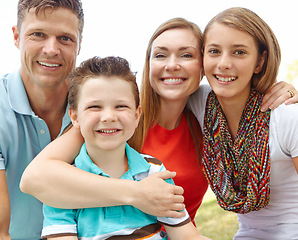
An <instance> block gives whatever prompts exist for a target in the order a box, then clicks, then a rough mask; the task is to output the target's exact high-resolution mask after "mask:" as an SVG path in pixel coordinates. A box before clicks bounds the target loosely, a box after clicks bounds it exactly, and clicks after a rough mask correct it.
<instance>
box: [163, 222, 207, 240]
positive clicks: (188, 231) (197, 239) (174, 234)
mask: <svg viewBox="0 0 298 240" xmlns="http://www.w3.org/2000/svg"><path fill="white" fill-rule="evenodd" d="M164 227H165V230H166V232H167V233H168V235H169V238H170V239H172V240H181V239H183V240H210V238H207V237H204V236H202V235H200V233H199V231H198V229H197V228H196V227H195V226H194V225H193V224H192V222H189V223H187V224H185V225H182V226H179V227H170V226H167V225H164Z"/></svg>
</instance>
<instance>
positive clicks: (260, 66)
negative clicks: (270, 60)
mask: <svg viewBox="0 0 298 240" xmlns="http://www.w3.org/2000/svg"><path fill="white" fill-rule="evenodd" d="M266 58H267V51H264V52H263V54H262V55H261V56H259V59H258V62H257V66H256V68H255V74H258V73H259V72H261V71H262V69H263V65H264V63H265V61H266Z"/></svg>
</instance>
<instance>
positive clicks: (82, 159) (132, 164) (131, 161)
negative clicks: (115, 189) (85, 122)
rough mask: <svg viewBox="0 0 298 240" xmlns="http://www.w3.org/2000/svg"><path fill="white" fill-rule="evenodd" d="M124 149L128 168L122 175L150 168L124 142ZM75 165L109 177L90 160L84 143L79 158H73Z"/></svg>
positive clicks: (134, 173) (133, 174)
mask: <svg viewBox="0 0 298 240" xmlns="http://www.w3.org/2000/svg"><path fill="white" fill-rule="evenodd" d="M125 151H126V155H127V158H128V166H129V170H128V171H127V172H126V173H125V174H124V175H126V174H129V175H131V176H132V177H133V176H135V175H137V174H139V173H142V172H147V171H148V170H149V168H150V165H149V163H148V162H147V161H146V160H145V159H144V158H143V157H142V156H141V155H140V154H139V153H138V152H137V151H136V150H134V149H133V148H131V147H130V146H129V145H128V144H126V146H125ZM75 165H76V167H78V168H80V169H82V170H84V171H87V172H91V173H94V174H97V175H102V176H106V177H109V175H107V174H106V173H104V172H103V171H102V170H101V169H100V168H99V167H98V166H97V165H96V164H94V163H93V162H92V160H91V159H90V157H89V156H88V154H87V149H86V144H85V143H84V144H83V146H82V148H81V151H80V154H79V158H76V160H75ZM124 175H123V176H124Z"/></svg>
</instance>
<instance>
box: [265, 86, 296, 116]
mask: <svg viewBox="0 0 298 240" xmlns="http://www.w3.org/2000/svg"><path fill="white" fill-rule="evenodd" d="M289 90H291V91H293V93H294V94H295V95H294V97H291V94H290V93H289V92H288V91H289ZM284 102H285V103H286V104H292V103H297V102H298V94H297V90H296V89H295V88H294V86H293V85H291V84H289V83H286V82H283V81H282V82H278V83H276V84H275V85H273V87H272V88H270V89H269V90H268V91H267V93H266V94H265V96H264V98H263V101H262V111H266V110H267V109H268V108H270V109H275V108H277V107H278V106H279V105H280V104H282V103H284Z"/></svg>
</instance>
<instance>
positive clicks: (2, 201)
mask: <svg viewBox="0 0 298 240" xmlns="http://www.w3.org/2000/svg"><path fill="white" fill-rule="evenodd" d="M9 223H10V203H9V195H8V189H7V182H6V174H5V170H0V239H1V240H4V239H5V240H10V239H11V238H10V236H9V233H8V229H9Z"/></svg>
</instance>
